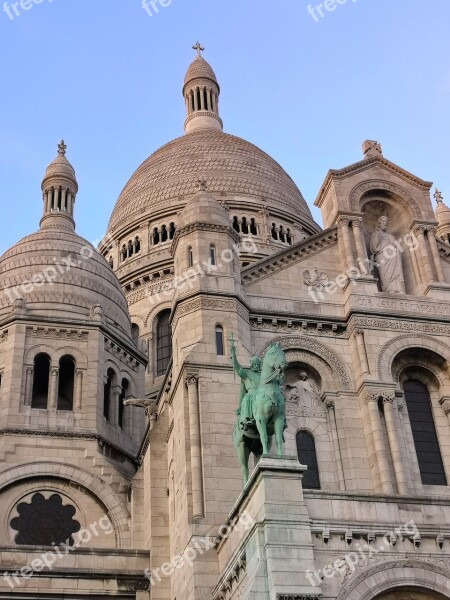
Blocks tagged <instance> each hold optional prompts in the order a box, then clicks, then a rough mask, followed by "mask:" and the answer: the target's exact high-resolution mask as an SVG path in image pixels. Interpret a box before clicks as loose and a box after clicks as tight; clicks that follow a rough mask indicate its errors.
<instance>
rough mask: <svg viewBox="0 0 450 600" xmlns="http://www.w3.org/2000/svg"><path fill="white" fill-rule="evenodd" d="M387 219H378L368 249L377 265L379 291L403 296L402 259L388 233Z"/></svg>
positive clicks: (384, 217) (394, 240)
mask: <svg viewBox="0 0 450 600" xmlns="http://www.w3.org/2000/svg"><path fill="white" fill-rule="evenodd" d="M388 227H389V219H388V218H387V217H386V216H382V217H380V218H379V219H378V223H377V228H376V230H375V232H374V233H373V234H372V237H371V239H370V249H371V251H372V253H373V255H374V258H375V262H376V263H377V264H378V270H379V272H380V280H381V290H382V291H383V292H389V293H391V294H404V293H405V282H404V280H403V267H402V257H401V255H400V252H399V249H398V247H397V243H396V239H395V237H394V236H393V235H392V234H390V233H389V232H388Z"/></svg>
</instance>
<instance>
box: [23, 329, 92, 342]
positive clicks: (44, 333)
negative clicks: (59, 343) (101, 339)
mask: <svg viewBox="0 0 450 600" xmlns="http://www.w3.org/2000/svg"><path fill="white" fill-rule="evenodd" d="M26 336H27V337H40V338H53V339H61V340H79V341H83V342H85V341H87V339H88V337H89V333H88V332H87V331H82V330H81V329H59V328H50V327H27V328H26Z"/></svg>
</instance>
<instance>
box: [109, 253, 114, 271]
mask: <svg viewBox="0 0 450 600" xmlns="http://www.w3.org/2000/svg"><path fill="white" fill-rule="evenodd" d="M109 266H110V267H111V269H114V259H113V257H112V256H110V257H109Z"/></svg>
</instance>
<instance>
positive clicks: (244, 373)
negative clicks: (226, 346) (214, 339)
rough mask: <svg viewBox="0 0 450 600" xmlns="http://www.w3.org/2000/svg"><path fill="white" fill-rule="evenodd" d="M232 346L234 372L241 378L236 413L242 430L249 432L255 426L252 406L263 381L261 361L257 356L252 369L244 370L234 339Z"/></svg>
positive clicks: (254, 357) (252, 359)
mask: <svg viewBox="0 0 450 600" xmlns="http://www.w3.org/2000/svg"><path fill="white" fill-rule="evenodd" d="M230 345H231V360H232V361H233V367H234V371H235V373H237V374H238V375H239V377H240V378H241V394H240V398H239V408H238V409H237V411H236V413H237V415H238V417H239V427H240V429H242V430H243V431H248V430H249V429H250V428H251V426H252V425H254V417H253V406H252V405H253V399H254V397H255V395H256V392H257V390H258V387H259V384H260V381H261V359H260V358H258V357H257V356H253V357H252V358H251V359H250V369H244V368H243V367H241V365H240V364H239V362H238V360H237V358H236V348H235V345H234V340H233V338H231V340H230Z"/></svg>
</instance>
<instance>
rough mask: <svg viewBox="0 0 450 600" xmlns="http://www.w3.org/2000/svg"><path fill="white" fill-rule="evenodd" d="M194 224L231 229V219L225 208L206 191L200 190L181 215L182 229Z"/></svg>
mask: <svg viewBox="0 0 450 600" xmlns="http://www.w3.org/2000/svg"><path fill="white" fill-rule="evenodd" d="M194 223H208V224H211V225H224V226H225V227H230V217H229V216H228V214H227V211H226V210H225V209H224V207H223V206H222V205H221V204H219V202H217V200H216V199H215V198H213V196H211V194H209V193H208V192H207V191H206V190H200V191H199V192H198V194H196V195H195V196H194V197H193V198H191V199H190V200H189V202H188V203H187V204H186V206H185V207H184V208H183V210H182V211H181V213H180V228H181V227H186V226H187V225H192V224H194Z"/></svg>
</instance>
